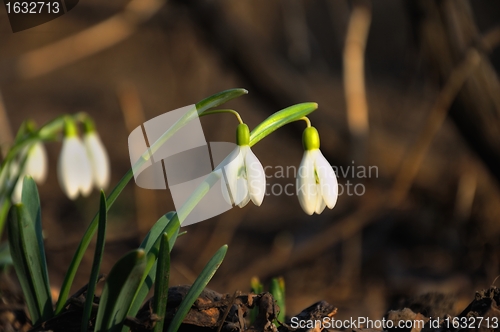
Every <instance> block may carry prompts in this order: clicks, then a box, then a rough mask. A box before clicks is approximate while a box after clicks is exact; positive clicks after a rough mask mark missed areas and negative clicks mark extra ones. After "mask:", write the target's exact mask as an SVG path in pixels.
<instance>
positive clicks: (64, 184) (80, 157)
mask: <svg viewBox="0 0 500 332" xmlns="http://www.w3.org/2000/svg"><path fill="white" fill-rule="evenodd" d="M57 173H58V178H59V184H60V186H61V188H62V190H63V191H64V193H65V194H66V195H67V196H68V197H69V198H70V199H75V198H76V197H77V196H78V193H79V192H81V193H82V195H87V194H89V193H90V191H91V190H92V170H91V166H90V162H89V160H88V158H87V153H86V151H85V148H84V146H83V144H82V142H81V141H80V139H79V138H78V137H76V136H71V137H67V138H65V139H64V141H63V146H62V150H61V154H60V156H59V162H58V170H57Z"/></svg>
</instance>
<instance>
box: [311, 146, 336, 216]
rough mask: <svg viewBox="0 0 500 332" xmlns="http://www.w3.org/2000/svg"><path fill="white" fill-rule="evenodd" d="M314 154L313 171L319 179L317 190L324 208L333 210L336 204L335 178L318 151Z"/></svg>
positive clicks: (330, 167)
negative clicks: (323, 202) (324, 205)
mask: <svg viewBox="0 0 500 332" xmlns="http://www.w3.org/2000/svg"><path fill="white" fill-rule="evenodd" d="M316 151H317V153H316V154H315V170H316V174H317V175H318V178H319V184H320V186H319V189H320V193H321V196H322V197H323V200H324V201H325V204H326V206H328V208H329V209H333V207H334V206H335V204H336V203H337V197H338V184H337V176H336V175H335V172H334V171H333V168H332V166H331V165H330V163H329V162H328V160H326V158H325V157H324V156H323V154H322V153H321V151H320V150H316Z"/></svg>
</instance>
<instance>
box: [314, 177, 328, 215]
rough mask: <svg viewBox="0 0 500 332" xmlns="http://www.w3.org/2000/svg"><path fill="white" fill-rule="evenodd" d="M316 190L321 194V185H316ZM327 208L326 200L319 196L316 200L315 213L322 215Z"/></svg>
mask: <svg viewBox="0 0 500 332" xmlns="http://www.w3.org/2000/svg"><path fill="white" fill-rule="evenodd" d="M316 188H317V189H316V190H317V192H318V193H320V192H321V191H320V185H319V184H317V185H316ZM325 207H326V204H325V200H324V199H323V197H322V196H321V195H318V197H317V199H316V208H315V209H314V212H316V214H321V212H323V210H324V209H325Z"/></svg>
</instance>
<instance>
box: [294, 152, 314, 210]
mask: <svg viewBox="0 0 500 332" xmlns="http://www.w3.org/2000/svg"><path fill="white" fill-rule="evenodd" d="M312 152H313V151H305V152H304V156H303V157H302V161H301V163H300V166H299V171H298V174H297V196H298V198H299V203H300V206H301V207H302V209H303V210H304V212H305V213H307V214H308V215H312V214H313V213H314V211H315V210H316V199H317V196H318V193H317V187H316V179H315V176H314V159H313V157H314V154H313V153H312Z"/></svg>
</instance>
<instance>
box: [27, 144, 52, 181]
mask: <svg viewBox="0 0 500 332" xmlns="http://www.w3.org/2000/svg"><path fill="white" fill-rule="evenodd" d="M27 158H28V159H26V165H25V168H24V173H25V174H27V175H31V177H32V178H33V180H35V181H36V182H37V183H39V184H41V183H43V182H45V179H46V178H47V165H48V162H47V150H45V146H44V145H43V143H42V142H41V141H38V142H36V143H35V144H34V145H33V146H32V147H31V149H30V150H29V152H28V157H27Z"/></svg>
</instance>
